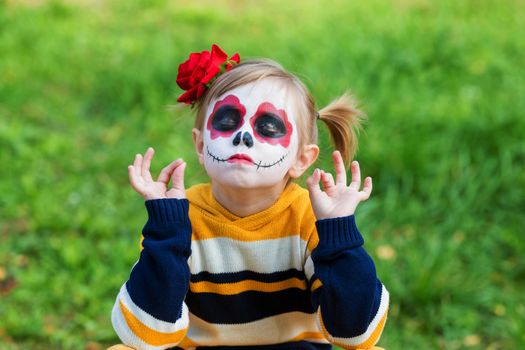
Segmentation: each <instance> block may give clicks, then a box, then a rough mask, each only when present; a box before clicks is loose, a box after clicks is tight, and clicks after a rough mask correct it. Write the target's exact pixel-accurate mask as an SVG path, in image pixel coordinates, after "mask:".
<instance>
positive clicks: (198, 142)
mask: <svg viewBox="0 0 525 350" xmlns="http://www.w3.org/2000/svg"><path fill="white" fill-rule="evenodd" d="M191 133H192V134H193V144H194V145H195V152H197V156H199V163H201V165H203V164H204V153H203V149H204V141H203V140H202V132H201V131H200V130H199V129H197V128H193V129H192V130H191Z"/></svg>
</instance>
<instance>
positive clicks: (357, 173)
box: [350, 160, 361, 191]
mask: <svg viewBox="0 0 525 350" xmlns="http://www.w3.org/2000/svg"><path fill="white" fill-rule="evenodd" d="M350 167H351V169H352V182H351V183H350V188H353V189H355V190H357V191H359V188H360V187H361V169H360V168H359V163H358V162H357V161H356V160H354V161H353V162H352V165H351V166H350Z"/></svg>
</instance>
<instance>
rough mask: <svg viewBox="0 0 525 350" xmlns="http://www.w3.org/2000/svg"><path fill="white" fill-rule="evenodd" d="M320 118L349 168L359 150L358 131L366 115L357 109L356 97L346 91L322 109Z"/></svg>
mask: <svg viewBox="0 0 525 350" xmlns="http://www.w3.org/2000/svg"><path fill="white" fill-rule="evenodd" d="M318 118H319V119H321V120H322V121H323V122H325V124H326V126H327V127H328V130H329V131H330V136H331V138H332V141H333V143H334V145H335V148H336V149H337V150H339V152H341V155H342V157H343V161H344V162H345V165H346V167H347V168H348V167H349V166H350V161H351V159H352V157H353V156H354V154H355V152H356V150H357V133H358V132H359V130H360V129H361V121H362V120H363V119H365V115H364V114H363V112H361V111H360V110H359V109H357V107H356V101H355V100H354V98H353V97H352V96H351V95H350V94H348V93H345V94H343V95H342V96H341V97H339V98H338V99H336V100H334V101H332V102H331V103H330V104H329V105H328V106H326V107H324V108H323V109H321V110H320V111H319V114H318Z"/></svg>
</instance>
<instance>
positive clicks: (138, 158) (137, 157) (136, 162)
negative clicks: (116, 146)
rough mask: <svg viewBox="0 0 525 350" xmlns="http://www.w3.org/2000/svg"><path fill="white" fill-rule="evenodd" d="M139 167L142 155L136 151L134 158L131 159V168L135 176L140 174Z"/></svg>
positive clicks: (140, 166)
mask: <svg viewBox="0 0 525 350" xmlns="http://www.w3.org/2000/svg"><path fill="white" fill-rule="evenodd" d="M141 168H142V155H141V154H140V153H137V154H136V155H135V160H134V161H133V170H134V171H135V175H136V176H142V174H141Z"/></svg>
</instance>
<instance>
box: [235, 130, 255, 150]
mask: <svg viewBox="0 0 525 350" xmlns="http://www.w3.org/2000/svg"><path fill="white" fill-rule="evenodd" d="M241 140H242V143H244V144H245V145H246V146H247V147H252V146H253V138H252V135H250V133H249V132H247V131H246V132H245V133H244V134H242V133H241V132H240V131H239V132H238V133H237V135H235V137H234V138H233V145H234V146H239V144H240V143H241Z"/></svg>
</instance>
